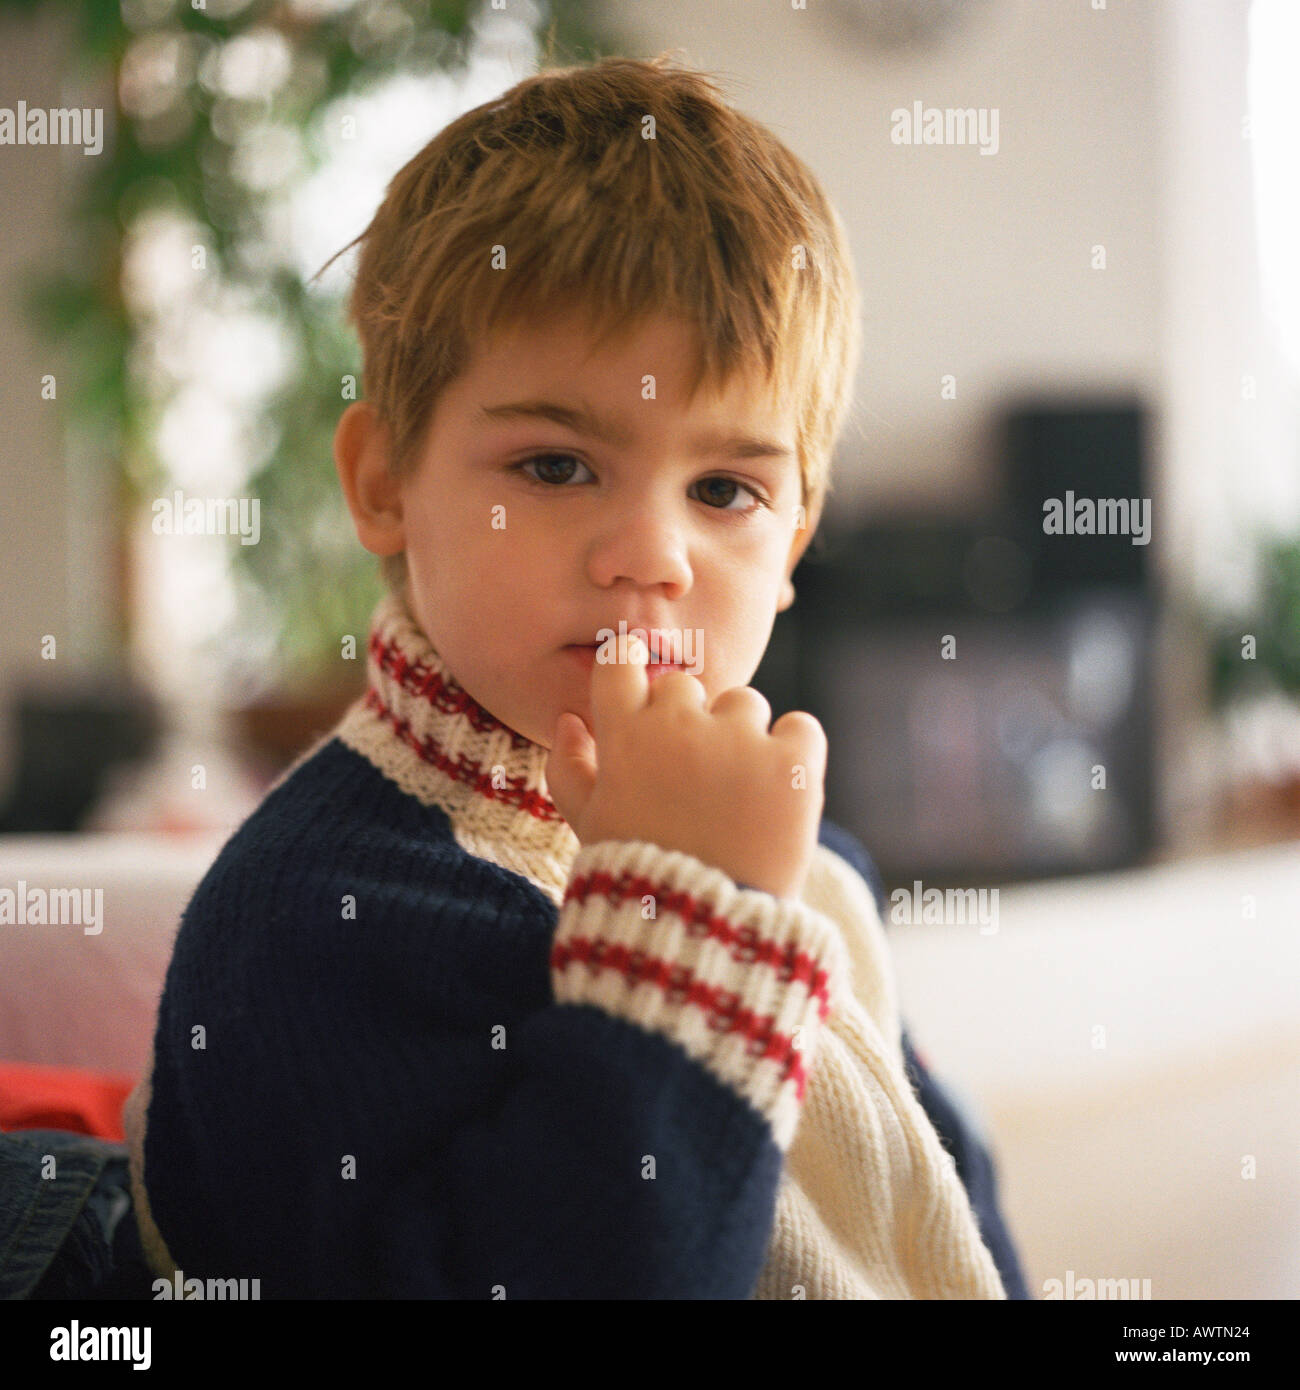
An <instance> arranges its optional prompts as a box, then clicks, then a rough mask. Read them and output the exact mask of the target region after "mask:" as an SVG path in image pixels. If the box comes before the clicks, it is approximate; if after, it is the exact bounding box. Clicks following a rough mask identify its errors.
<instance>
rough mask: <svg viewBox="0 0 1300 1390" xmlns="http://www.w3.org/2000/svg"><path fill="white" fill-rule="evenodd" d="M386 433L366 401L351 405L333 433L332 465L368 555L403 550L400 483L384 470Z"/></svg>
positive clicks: (386, 443) (403, 530)
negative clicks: (336, 472)
mask: <svg viewBox="0 0 1300 1390" xmlns="http://www.w3.org/2000/svg"><path fill="white" fill-rule="evenodd" d="M389 445H390V438H389V431H388V427H387V426H386V425H385V424H384V423H383V422H382V421H381V420H380V419H379V416H378V414H377V413H376V411H375V408H374V406H372V405H371V403H370V402H369V401H354V402H353V403H352V404H351V405H350V406H348V408H347V409H346V410H345V411H344V412H343V415H342V417H341V418H340V419H339V423H338V428H337V429H336V430H335V431H334V466H335V468H336V469H337V470H338V475H339V482H340V483H341V484H342V485H343V496H344V498H345V499H346V501H347V504H348V511H350V512H351V513H352V524H353V525H354V526H355V527H356V530H357V539H358V540H359V541H360V542H361V544H362V545H364V546H365V548H366V549H367V550H368V551H370V552H371V554H372V555H396V554H398V553H399V552H400V551H402V550H405V549H406V529H405V526H404V524H403V520H402V494H401V485H400V483H399V482H398V480H397V479H396V478H394V477H393V475H392V474H391V472H390V471H389V466H388V460H389Z"/></svg>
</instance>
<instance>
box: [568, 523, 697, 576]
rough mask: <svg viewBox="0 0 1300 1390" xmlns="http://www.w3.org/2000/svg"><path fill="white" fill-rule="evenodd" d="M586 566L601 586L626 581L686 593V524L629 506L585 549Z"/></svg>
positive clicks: (689, 570) (688, 565)
mask: <svg viewBox="0 0 1300 1390" xmlns="http://www.w3.org/2000/svg"><path fill="white" fill-rule="evenodd" d="M587 569H588V574H589V577H590V579H591V581H592V583H593V584H596V585H598V586H599V587H600V588H610V587H612V586H613V585H615V584H618V583H619V582H620V581H627V582H630V583H632V584H635V585H636V586H637V587H638V588H654V587H658V586H666V587H667V589H668V590H669V593H670V594H671V595H673V596H676V595H678V594H681V593H685V591H686V590H687V589H688V588H689V587H690V584H691V567H690V561H689V558H688V554H687V541H686V535H685V524H684V522H683V521H681V520H677V519H674V518H672V517H670V516H665V515H663V514H656V513H653V512H651V511H650V510H649V509H647V508H644V507H642V508H639V509H630V510H629V511H628V512H627V513H626V514H625V515H623V516H621V517H619V518H617V519H613V520H609V521H607V522H606V524H605V525H604V526H602V528H601V530H600V533H599V534H598V535H597V536H596V537H595V539H593V540H592V542H591V544H590V547H589V549H588V552H587Z"/></svg>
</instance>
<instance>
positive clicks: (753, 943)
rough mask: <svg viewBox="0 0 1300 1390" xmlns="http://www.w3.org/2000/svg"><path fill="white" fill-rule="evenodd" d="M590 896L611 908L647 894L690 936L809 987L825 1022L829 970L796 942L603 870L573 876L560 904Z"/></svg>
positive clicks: (674, 892)
mask: <svg viewBox="0 0 1300 1390" xmlns="http://www.w3.org/2000/svg"><path fill="white" fill-rule="evenodd" d="M592 894H599V895H600V896H601V897H603V898H607V899H608V900H609V902H610V903H612V904H613V905H614V906H617V905H618V904H619V903H621V902H622V901H623V899H624V898H643V897H646V896H647V895H649V896H651V897H653V898H654V900H655V902H656V903H657V904H658V905H659V906H661V907H663V908H665V909H666V910H667V911H669V912H675V913H676V914H677V915H678V916H679V917H680V918H681V919H682V920H683V921H684V922H685V923H686V930H687V932H688V934H689V935H690V936H693V937H704V938H705V939H708V938H709V937H712V938H713V939H714V940H717V941H721V942H723V943H724V944H725V945H727V946H730V947H731V948H732V949H731V953H730V954H731V959H732V960H734V961H736V962H737V963H738V964H740V965H751V964H755V963H757V964H760V965H767V966H771V967H772V969H774V970H775V971H776V973H777V978H778V979H779V980H780V981H781V982H782V983H783V984H788V983H789V982H790V981H792V980H798V981H799V982H800V983H802V984H804V985H807V987H808V992H809V994H811V995H812V997H813V998H814V999H816V1000H817V1002H818V1011H819V1013H820V1014H821V1016H822V1017H823V1018H825V1017H826V1014H827V1013H828V1012H829V1010H830V989H829V982H830V973H829V971H827V970H825V969H824V968H822V967H821V966H819V965H818V963H817V960H816V958H815V957H813V956H812V955H810V954H809V953H808V952H807V951H805V950H803V949H801V948H800V947H799V946H798V944H797V943H795V942H788V943H786V944H785V945H782V944H781V943H780V942H777V941H773V940H772V939H771V938H770V937H765V936H763V935H762V934H761V933H760V932H759V931H758V930H757V928H755V927H737V926H734V925H733V924H732V923H731V922H730V921H729V920H728V919H727V918H726V917H722V916H719V915H718V914H716V913H715V912H714V911H713V910H712V908H711V907H710V906H709V904H708V903H706V902H704V901H703V900H702V899H700V898H696V897H694V896H693V895H692V894H690V893H687V892H685V891H683V890H681V889H677V888H670V887H666V886H665V885H664V884H663V883H661V882H657V881H655V880H653V879H649V878H645V877H644V876H642V875H640V874H634V873H631V872H629V871H627V870H624V871H623V872H622V873H620V874H619V875H618V877H617V878H615V877H614V876H613V875H612V874H609V873H607V872H605V871H604V870H601V869H597V870H594V871H593V872H591V873H586V874H577V875H575V876H574V878H573V879H572V880H571V881H570V883H569V886H568V887H567V888H566V890H565V893H564V902H565V903H567V902H569V901H570V900H571V899H572V900H573V901H575V902H580V903H581V902H586V900H587V898H588V897H589V896H591V895H592Z"/></svg>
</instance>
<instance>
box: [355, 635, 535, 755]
mask: <svg viewBox="0 0 1300 1390" xmlns="http://www.w3.org/2000/svg"><path fill="white" fill-rule="evenodd" d="M369 652H370V656H371V658H372V660H373V661H374V663H375V665H376V666H378V668H379V670H380V671H381V672H382V673H383V674H384V675H386V676H390V677H391V678H392V679H393V680H395V681H396V682H397V684H398V685H399V686H401V688H402V689H403V690H405V691H406V693H407V694H408V695H413V696H414V697H415V698H416V699H417V700H423V701H425V702H426V703H427V704H429V705H432V706H433V708H434V709H436V710H437V711H438V712H439V713H440V714H451V715H463V716H464V717H465V718H466V719H468V720H469V723H470V727H471V728H473V729H474V731H475V732H476V733H496V732H497V731H498V730H501V731H503V732H505V733H508V734H509V735H510V736H511V739H512V741H513V744H514V746H515V747H530V746H531V740H529V739H526V738H525V737H524V736H523V735H522V734H520V733H517V732H516V731H515V730H514V729H512V728H510V727H509V726H508V725H506V724H503V723H502V722H501V721H500V720H499V719H498V718H497V717H496V716H495V715H494V714H491V713H490V712H489V711H488V710H486V709H484V708H483V706H482V705H480V704H479V702H478V701H477V700H476V699H475V698H474V697H473V696H472V695H471V694H470V693H469V692H468V691H467V690H465V689H464V687H463V686H461V685H459V684H457V682H456V681H455V680H454V679H453V678H452V677H451V676H448V675H444V674H443V673H442V672H441V671H439V670H438V669H437V668H436V667H435V666H434V665H433V663H431V662H429V661H421V660H419V659H412V658H411V657H410V656H408V655H407V653H406V652H404V651H403V650H402V647H401V645H400V644H399V643H398V642H397V641H396V639H394V638H392V637H385V636H384V634H383V633H382V632H378V631H376V632H372V633H371V634H370V644H369Z"/></svg>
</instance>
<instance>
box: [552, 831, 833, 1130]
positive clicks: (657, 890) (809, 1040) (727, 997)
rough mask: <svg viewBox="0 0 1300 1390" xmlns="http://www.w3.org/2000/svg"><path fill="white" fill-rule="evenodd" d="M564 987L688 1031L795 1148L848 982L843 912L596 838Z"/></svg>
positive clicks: (705, 1057) (562, 969)
mask: <svg viewBox="0 0 1300 1390" xmlns="http://www.w3.org/2000/svg"><path fill="white" fill-rule="evenodd" d="M551 981H552V985H553V988H554V991H555V997H556V1000H557V1001H558V1002H560V1003H567V1004H594V1005H597V1006H598V1007H600V1008H602V1009H604V1010H606V1012H608V1013H610V1014H613V1015H615V1016H616V1017H618V1018H624V1019H627V1020H629V1021H630V1022H633V1023H637V1024H639V1025H641V1027H643V1028H646V1029H649V1030H652V1031H655V1032H658V1033H661V1034H663V1035H665V1036H666V1037H669V1038H671V1039H672V1040H673V1041H674V1042H676V1043H679V1044H680V1045H681V1046H682V1047H683V1048H685V1050H686V1051H687V1052H688V1053H689V1054H690V1055H691V1056H692V1057H694V1058H696V1060H698V1061H699V1062H701V1063H703V1064H704V1065H705V1066H707V1067H708V1068H709V1069H710V1071H712V1072H713V1073H714V1074H715V1075H716V1076H717V1077H718V1078H719V1079H720V1080H722V1081H723V1082H725V1083H726V1084H727V1085H728V1086H730V1087H732V1089H733V1090H735V1091H736V1092H737V1093H739V1094H740V1095H742V1096H744V1098H745V1099H746V1100H748V1101H749V1102H750V1103H751V1104H752V1105H753V1106H754V1107H755V1109H757V1110H758V1111H759V1112H760V1113H761V1114H763V1115H764V1116H765V1117H766V1118H767V1120H768V1122H769V1123H770V1124H771V1126H772V1131H773V1135H774V1138H775V1140H776V1142H777V1144H778V1146H779V1147H780V1148H781V1150H782V1151H783V1152H784V1151H785V1150H787V1149H788V1148H789V1146H790V1143H791V1141H792V1140H793V1138H794V1132H795V1127H796V1125H797V1124H798V1120H799V1107H800V1105H801V1103H802V1101H803V1096H804V1091H805V1088H806V1086H807V1082H808V1076H809V1073H810V1070H811V1067H812V1064H813V1059H814V1056H815V1054H816V1050H817V1044H818V1042H819V1040H820V1036H821V1030H822V1028H823V1026H824V1025H825V1023H826V1020H827V1018H828V1017H829V1016H830V1013H831V1011H832V1010H833V1009H834V1008H835V1007H836V1005H837V1004H838V1003H839V1002H840V1000H841V999H842V998H843V991H844V990H845V989H847V988H851V967H850V965H849V961H848V957H847V953H846V950H845V946H844V942H843V940H842V939H841V937H840V933H839V929H838V927H836V925H835V923H834V922H832V921H831V920H830V919H829V918H828V917H826V916H824V915H823V914H822V913H820V912H816V911H814V910H813V909H812V908H810V907H808V906H806V905H805V904H804V903H801V902H797V901H793V900H790V899H785V898H776V897H774V896H773V895H772V894H770V893H764V892H761V891H759V890H758V889H744V888H740V887H738V886H737V884H736V883H735V882H733V881H732V879H730V878H729V877H728V876H727V875H726V874H725V873H723V872H722V870H720V869H717V868H714V867H713V866H711V865H708V864H705V863H703V862H702V861H701V860H699V859H696V858H695V857H694V856H692V855H689V854H683V853H680V852H679V851H677V850H666V849H663V848H662V847H661V846H659V845H655V844H650V843H647V842H645V841H641V840H603V841H600V842H599V843H596V844H592V845H585V846H583V848H582V849H580V850H579V852H578V854H577V856H576V858H575V859H574V861H573V868H572V872H571V874H570V877H569V885H568V888H567V890H566V892H565V896H564V902H563V905H562V907H561V910H560V918H559V923H558V925H557V927H556V932H555V940H554V944H553V947H552V951H551Z"/></svg>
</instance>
